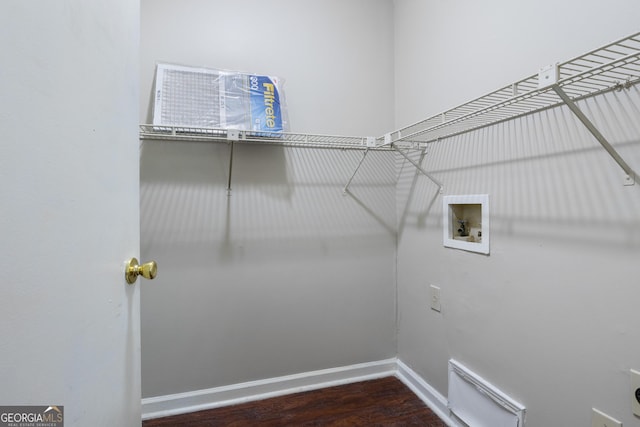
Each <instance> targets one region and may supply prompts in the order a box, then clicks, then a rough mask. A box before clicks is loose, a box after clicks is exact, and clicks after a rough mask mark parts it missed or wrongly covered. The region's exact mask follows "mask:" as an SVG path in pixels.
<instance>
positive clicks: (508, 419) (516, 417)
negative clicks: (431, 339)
mask: <svg viewBox="0 0 640 427" xmlns="http://www.w3.org/2000/svg"><path fill="white" fill-rule="evenodd" d="M449 410H450V411H451V412H452V413H453V414H454V415H455V416H456V417H457V418H459V419H460V420H462V421H464V422H465V423H466V424H467V425H468V426H470V427H524V418H525V407H524V406H522V405H521V404H520V403H518V402H516V401H515V400H513V399H511V398H510V397H509V396H507V395H505V394H504V393H503V392H501V391H500V390H498V389H497V388H496V387H495V386H493V385H492V384H490V383H488V382H487V381H485V380H484V379H483V378H481V377H479V376H478V375H476V374H475V373H473V372H471V371H470V370H468V369H467V368H466V367H464V366H463V365H461V364H460V363H459V362H457V361H455V360H453V359H451V360H449Z"/></svg>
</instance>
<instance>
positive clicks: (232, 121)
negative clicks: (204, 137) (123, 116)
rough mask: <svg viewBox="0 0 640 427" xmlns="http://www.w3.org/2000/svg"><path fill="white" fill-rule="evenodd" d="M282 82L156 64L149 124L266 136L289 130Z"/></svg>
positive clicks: (261, 76)
mask: <svg viewBox="0 0 640 427" xmlns="http://www.w3.org/2000/svg"><path fill="white" fill-rule="evenodd" d="M286 115H287V109H286V104H285V100H284V94H283V92H282V81H281V80H280V79H279V78H277V77H272V76H264V75H257V74H248V73H242V72H236V71H227V70H218V69H211V68H195V67H187V66H182V65H172V64H158V66H157V68H156V81H155V96H154V108H153V125H154V126H155V127H156V128H160V129H161V127H162V126H171V127H177V128H178V130H179V131H187V130H188V131H196V132H197V131H198V129H202V130H205V129H239V130H247V131H256V132H259V134H261V135H265V136H269V135H271V134H272V133H275V134H278V133H282V132H283V131H287V130H288V123H287V120H286Z"/></svg>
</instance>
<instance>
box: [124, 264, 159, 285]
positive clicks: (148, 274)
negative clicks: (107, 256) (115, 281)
mask: <svg viewBox="0 0 640 427" xmlns="http://www.w3.org/2000/svg"><path fill="white" fill-rule="evenodd" d="M157 274H158V264H156V262H155V261H149V262H145V263H144V264H142V265H140V264H138V260H137V259H135V258H131V259H130V260H129V261H127V267H126V268H125V270H124V278H125V279H126V280H127V283H128V284H130V285H133V284H134V283H136V279H137V278H138V276H142V277H144V278H145V279H149V280H151V279H153V278H155V277H156V275H157Z"/></svg>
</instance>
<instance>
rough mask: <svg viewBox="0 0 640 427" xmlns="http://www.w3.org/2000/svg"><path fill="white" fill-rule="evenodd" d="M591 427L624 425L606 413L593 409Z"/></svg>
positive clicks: (619, 426) (617, 426)
mask: <svg viewBox="0 0 640 427" xmlns="http://www.w3.org/2000/svg"><path fill="white" fill-rule="evenodd" d="M591 410H592V411H593V412H592V413H591V427H622V423H621V422H620V421H618V420H616V419H614V418H611V417H610V416H609V415H607V414H605V413H604V412H600V411H598V410H597V409H596V408H591Z"/></svg>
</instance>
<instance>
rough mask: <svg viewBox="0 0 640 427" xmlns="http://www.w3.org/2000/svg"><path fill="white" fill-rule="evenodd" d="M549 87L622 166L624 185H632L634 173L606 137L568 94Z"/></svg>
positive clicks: (560, 89) (557, 88)
mask: <svg viewBox="0 0 640 427" xmlns="http://www.w3.org/2000/svg"><path fill="white" fill-rule="evenodd" d="M551 88H552V89H553V90H554V91H555V92H556V93H557V94H558V96H559V97H560V98H561V99H562V101H563V102H564V103H565V104H566V105H567V107H569V109H570V110H571V112H572V113H573V114H574V115H575V116H576V117H577V118H578V120H580V121H581V122H582V124H583V125H584V126H585V127H586V128H587V130H588V131H589V132H591V134H592V135H593V136H594V137H595V138H596V139H597V140H598V142H599V143H600V145H602V147H603V148H604V149H605V150H607V153H609V155H610V156H611V157H612V158H613V160H615V161H616V163H617V164H618V165H619V166H620V167H621V168H622V170H623V171H624V172H625V173H626V174H627V177H626V180H625V183H624V185H634V184H635V181H636V173H635V172H634V171H633V169H631V166H629V164H627V162H625V161H624V159H623V158H622V157H621V156H620V154H618V152H617V151H616V149H615V148H613V146H612V145H611V144H610V143H609V141H607V139H606V138H605V137H604V136H603V135H602V134H601V133H600V131H599V130H598V128H596V127H595V125H594V124H593V123H592V122H591V120H589V118H588V117H587V116H585V114H584V113H583V112H582V110H580V108H579V107H578V106H577V105H576V104H575V102H573V100H572V99H571V98H569V95H567V93H566V92H565V91H564V90H562V88H561V87H560V86H559V85H557V84H553V85H551Z"/></svg>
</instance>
